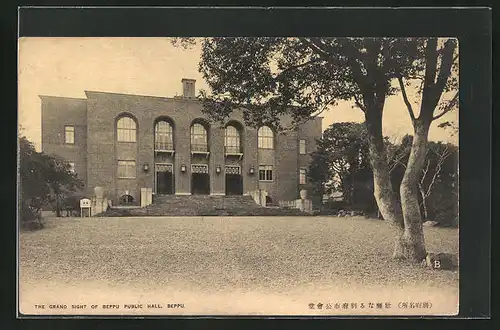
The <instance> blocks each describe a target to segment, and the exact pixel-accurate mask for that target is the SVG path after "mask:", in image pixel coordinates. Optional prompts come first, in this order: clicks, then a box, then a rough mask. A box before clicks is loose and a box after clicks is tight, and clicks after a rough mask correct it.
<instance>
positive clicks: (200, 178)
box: [191, 165, 210, 195]
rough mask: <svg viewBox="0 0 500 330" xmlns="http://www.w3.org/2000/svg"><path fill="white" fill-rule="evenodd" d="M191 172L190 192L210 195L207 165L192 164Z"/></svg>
mask: <svg viewBox="0 0 500 330" xmlns="http://www.w3.org/2000/svg"><path fill="white" fill-rule="evenodd" d="M191 173H192V174H191V194H193V195H210V176H209V175H208V165H192V166H191Z"/></svg>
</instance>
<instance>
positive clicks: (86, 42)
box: [18, 36, 460, 316]
mask: <svg viewBox="0 0 500 330" xmlns="http://www.w3.org/2000/svg"><path fill="white" fill-rule="evenodd" d="M459 46H460V44H459V40H458V39H457V38H453V37H447V36H442V37H436V36H429V37H310V36H308V37H303V36H296V37H294V36H290V37H247V36H244V37H219V36H213V37H147V38H146V37H21V38H19V39H18V208H19V218H18V229H19V230H18V232H19V233H18V244H19V250H18V306H19V315H21V316H22V315H25V316H26V315H28V316H40V315H42V316H43V315H51V316H70V315H83V316H129V315H132V316H190V315H197V316H203V315H210V316H228V315H254V316H262V315H267V316H272V315H285V316H287V315H288V316H294V315H304V316H331V315H333V316H362V315H368V316H380V315H386V316H452V315H457V313H458V311H459V306H460V301H459V291H460V290H459V267H460V266H459V222H460V221H459V212H458V210H459V111H460V110H459V108H460V106H459V105H460V99H459V76H460V75H459V59H460V56H459V48H460V47H459Z"/></svg>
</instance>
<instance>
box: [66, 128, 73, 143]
mask: <svg viewBox="0 0 500 330" xmlns="http://www.w3.org/2000/svg"><path fill="white" fill-rule="evenodd" d="M64 143H65V144H75V126H73V125H65V126H64Z"/></svg>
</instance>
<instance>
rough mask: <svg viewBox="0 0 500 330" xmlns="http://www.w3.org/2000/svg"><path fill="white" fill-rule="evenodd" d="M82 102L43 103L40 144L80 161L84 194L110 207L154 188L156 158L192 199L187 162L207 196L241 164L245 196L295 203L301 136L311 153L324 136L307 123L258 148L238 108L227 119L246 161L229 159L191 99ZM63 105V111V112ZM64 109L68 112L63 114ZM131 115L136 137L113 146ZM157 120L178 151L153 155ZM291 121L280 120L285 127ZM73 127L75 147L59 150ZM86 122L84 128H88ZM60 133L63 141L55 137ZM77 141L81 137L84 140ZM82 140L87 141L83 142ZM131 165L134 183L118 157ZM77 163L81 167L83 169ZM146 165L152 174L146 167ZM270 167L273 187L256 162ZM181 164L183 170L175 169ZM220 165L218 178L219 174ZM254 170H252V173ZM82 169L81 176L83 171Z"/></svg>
mask: <svg viewBox="0 0 500 330" xmlns="http://www.w3.org/2000/svg"><path fill="white" fill-rule="evenodd" d="M86 95H87V100H80V99H78V100H76V101H75V100H74V99H72V102H66V103H65V102H62V101H58V100H59V98H51V99H50V100H48V99H47V100H46V102H42V113H43V118H42V123H43V124H42V145H43V146H44V147H46V148H48V149H49V150H50V149H51V148H52V150H59V149H60V150H63V151H62V152H61V156H62V157H65V158H67V157H73V156H74V157H76V156H78V157H80V158H78V159H77V168H78V169H79V171H81V172H82V173H83V174H82V175H85V176H86V181H87V182H86V183H87V187H88V191H89V193H92V192H93V189H94V187H96V186H102V187H103V188H104V190H105V194H106V195H107V197H109V198H111V199H112V200H113V202H114V203H116V202H118V198H119V197H120V196H122V195H123V194H125V192H126V191H128V193H129V194H130V195H132V196H133V197H134V199H136V200H137V201H138V200H139V197H140V188H153V189H154V185H155V182H154V179H155V166H154V164H155V161H157V162H162V163H172V164H173V171H174V173H173V177H174V182H175V183H174V186H175V193H177V194H189V193H190V191H191V165H192V164H208V166H209V174H210V192H211V194H216V195H219V194H224V193H225V173H224V169H225V165H239V166H241V173H242V177H243V189H244V190H243V193H245V194H248V193H250V192H251V191H254V190H256V189H263V190H267V191H268V193H269V195H270V196H271V197H272V198H273V200H275V201H279V200H293V199H296V198H298V191H299V186H298V175H299V173H298V167H299V166H302V165H304V166H307V164H308V158H307V157H308V156H304V155H300V156H299V155H298V148H299V138H302V137H304V138H306V139H307V140H308V150H307V152H310V151H311V150H312V148H309V146H311V147H312V146H314V139H315V138H316V137H319V136H321V120H315V121H311V122H309V123H307V124H306V125H305V126H304V127H302V128H301V129H300V130H298V131H288V132H287V133H286V134H284V133H282V134H279V135H275V149H274V150H259V149H258V145H257V130H256V129H255V128H252V127H246V126H244V120H243V115H242V113H241V111H235V112H234V113H233V114H232V116H231V118H230V119H229V121H235V122H237V123H238V124H239V125H240V126H241V127H242V132H241V143H242V149H243V158H242V159H240V158H238V157H235V156H230V157H226V156H225V150H224V134H225V131H224V126H223V125H222V126H221V125H220V124H218V123H208V121H207V120H206V119H205V115H204V114H203V113H202V111H201V104H200V103H199V102H198V101H197V100H196V99H193V98H183V97H176V98H162V97H151V96H139V95H126V94H116V93H104V92H90V91H87V92H86ZM63 108H64V110H62V109H63ZM68 109H69V110H68ZM60 111H67V113H68V116H61V115H60V113H61V112H60ZM125 114H126V115H130V116H131V117H132V118H134V119H135V120H136V124H137V137H136V142H135V143H127V142H117V141H116V122H117V119H118V118H119V117H120V116H122V115H125ZM162 117H167V118H169V119H170V120H171V121H172V122H173V131H174V149H175V154H174V155H173V156H172V155H169V154H159V153H158V154H157V155H156V156H155V152H154V125H155V122H156V121H157V120H158V119H159V118H162ZM195 120H204V123H205V124H206V125H207V126H209V128H208V140H209V151H210V155H209V157H208V158H207V157H205V156H203V155H195V156H192V155H191V146H190V144H191V143H190V142H191V130H190V128H191V125H192V123H193V121H195ZM289 122H290V120H289V119H286V118H283V119H282V123H284V124H285V126H286V125H287V124H288V123H289ZM65 123H66V124H73V125H75V130H76V133H75V139H76V141H75V142H77V143H75V146H76V147H73V148H71V147H68V148H66V147H64V148H61V145H62V144H63V143H64V124H65ZM85 123H86V125H85ZM56 132H60V134H61V136H60V137H58V135H57V134H58V133H56ZM80 136H81V137H82V139H83V137H86V139H83V140H81V139H80ZM85 141H86V143H85ZM133 159H135V161H136V178H135V179H118V178H117V172H118V165H117V164H118V163H117V161H118V160H133ZM80 164H82V165H80ZM144 164H148V165H149V171H147V172H145V171H144V170H143V165H144ZM260 164H266V165H273V166H274V171H273V176H274V178H273V179H274V180H273V182H259V180H258V179H259V175H258V174H259V173H258V172H259V165H260ZM181 165H186V168H187V171H186V172H185V173H182V172H181V171H180V168H181ZM217 166H220V167H221V169H222V171H221V173H219V174H217V173H216V167H217ZM251 167H253V168H254V169H255V173H254V174H253V175H251V174H250V173H249V171H250V168H251ZM85 168H86V171H85V170H84V169H85Z"/></svg>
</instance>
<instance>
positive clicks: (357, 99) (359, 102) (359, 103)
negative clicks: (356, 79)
mask: <svg viewBox="0 0 500 330" xmlns="http://www.w3.org/2000/svg"><path fill="white" fill-rule="evenodd" d="M354 103H356V105H357V106H358V108H360V109H361V111H363V112H366V109H365V106H364V105H363V104H362V103H361V100H360V99H359V98H358V96H357V95H354Z"/></svg>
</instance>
